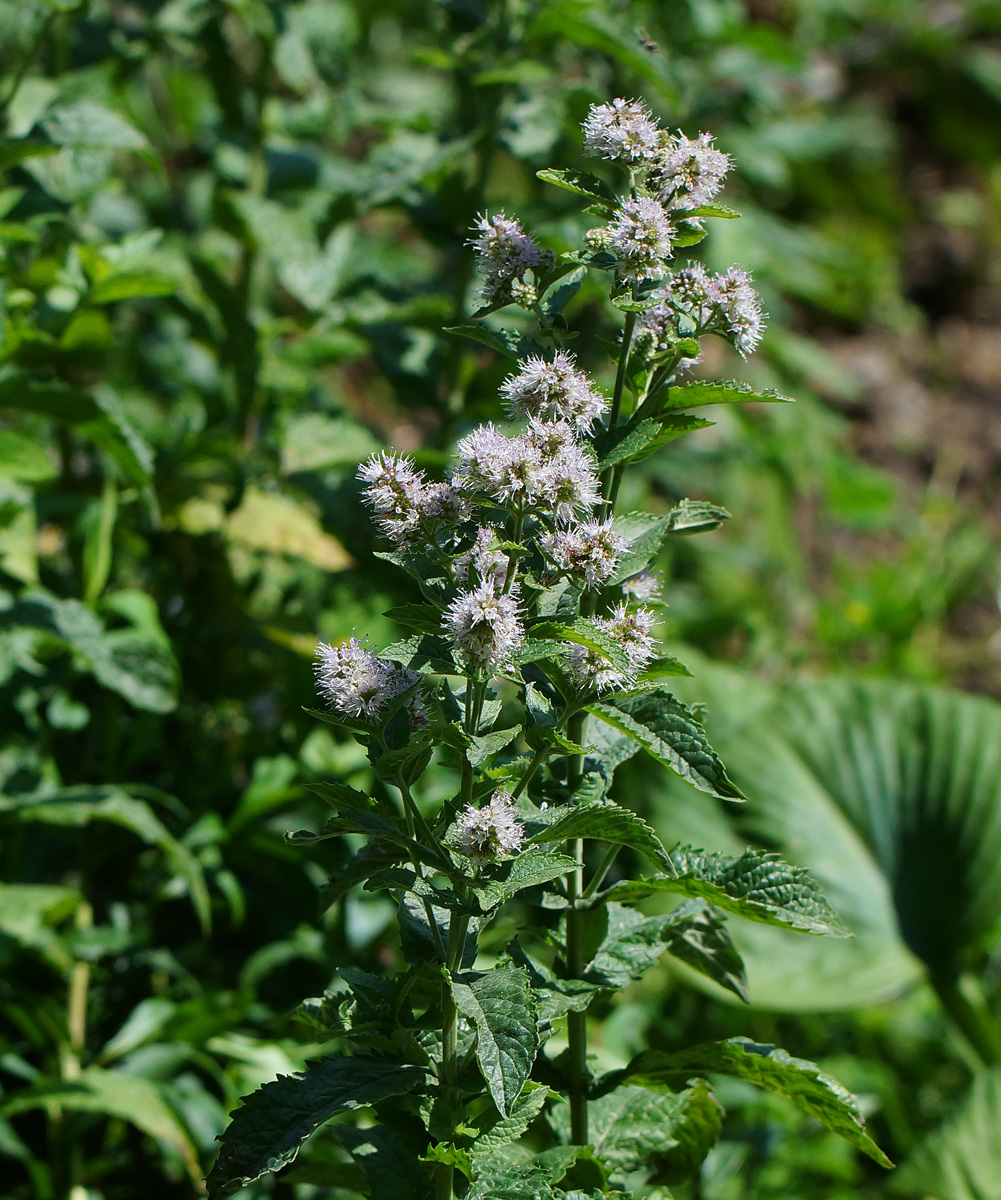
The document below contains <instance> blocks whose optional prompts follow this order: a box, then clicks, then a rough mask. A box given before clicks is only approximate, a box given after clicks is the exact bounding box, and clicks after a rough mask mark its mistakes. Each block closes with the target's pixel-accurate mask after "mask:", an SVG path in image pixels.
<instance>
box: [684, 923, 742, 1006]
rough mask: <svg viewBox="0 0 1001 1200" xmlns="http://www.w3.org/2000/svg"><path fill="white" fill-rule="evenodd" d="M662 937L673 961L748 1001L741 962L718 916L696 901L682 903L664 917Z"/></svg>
mask: <svg viewBox="0 0 1001 1200" xmlns="http://www.w3.org/2000/svg"><path fill="white" fill-rule="evenodd" d="M663 937H664V942H665V945H666V946H667V949H668V950H669V951H670V952H671V954H673V955H674V957H675V958H678V959H680V960H681V961H682V962H683V963H687V964H688V966H690V967H692V968H693V969H694V970H696V971H698V972H699V974H700V975H705V976H707V977H708V978H709V979H711V980H712V981H713V982H714V983H718V984H719V985H720V987H723V988H726V990H727V991H729V992H733V994H734V995H735V996H739V997H740V999H741V1000H744V1001H747V1000H748V999H749V997H748V994H747V975H746V974H745V972H744V962H743V959H742V958H741V957H740V953H739V951H738V950H737V947H736V946H734V944H733V942H732V941H731V940H730V935H729V934H728V933H727V930H726V922H725V920H724V918H723V916H722V914H720V913H719V912H717V911H716V910H715V909H713V908H710V907H708V906H707V905H705V904H703V903H702V901H700V900H686V901H685V903H684V904H681V905H679V906H678V907H677V908H676V909H675V910H674V911H673V912H672V913H670V914H669V915H668V919H667V923H666V924H665V926H664V934H663Z"/></svg>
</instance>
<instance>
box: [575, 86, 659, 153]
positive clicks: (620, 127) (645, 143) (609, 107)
mask: <svg viewBox="0 0 1001 1200" xmlns="http://www.w3.org/2000/svg"><path fill="white" fill-rule="evenodd" d="M582 128H583V130H584V150H585V152H586V153H588V154H591V155H593V156H594V157H601V158H618V159H622V160H623V161H624V162H629V163H633V162H642V161H644V160H647V159H651V158H653V157H654V155H655V154H656V153H657V150H658V148H659V146H660V142H661V132H660V129H659V127H658V125H657V122H656V120H655V119H654V118H653V117H651V116H650V110H649V109H648V108H647V106H646V105H645V104H644V103H643V101H642V100H621V99H620V100H613V101H611V103H610V104H592V105H591V110H590V112H589V113H588V114H587V119H586V120H585V121H584V124H583V126H582Z"/></svg>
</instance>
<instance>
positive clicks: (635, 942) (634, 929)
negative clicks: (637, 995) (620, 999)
mask: <svg viewBox="0 0 1001 1200" xmlns="http://www.w3.org/2000/svg"><path fill="white" fill-rule="evenodd" d="M605 912H606V916H607V926H606V929H605V933H604V936H603V937H602V940H601V942H600V944H599V945H598V947H597V949H596V950H595V953H594V956H593V958H592V959H591V961H590V963H588V965H587V968H586V971H585V978H586V979H591V980H594V981H595V982H601V983H603V984H604V985H605V986H606V987H614V988H623V987H625V986H626V985H627V984H628V983H629V981H630V980H632V979H640V978H641V977H642V976H643V975H645V974H646V972H647V971H648V970H649V969H650V968H651V967H652V966H653V964H654V963H655V962H657V961H658V959H659V958H660V957H661V955H662V954H663V953H664V951H665V950H666V949H667V944H666V943H667V939H668V934H667V928H668V924H669V922H670V917H669V916H667V917H665V916H660V917H644V916H642V915H641V914H640V913H638V912H634V911H633V910H632V909H631V908H626V907H625V906H624V905H621V904H616V903H614V901H613V902H612V903H610V904H608V905H607V906H606V908H605Z"/></svg>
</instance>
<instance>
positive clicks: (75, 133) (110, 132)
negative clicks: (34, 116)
mask: <svg viewBox="0 0 1001 1200" xmlns="http://www.w3.org/2000/svg"><path fill="white" fill-rule="evenodd" d="M42 126H43V128H44V129H45V132H46V133H47V134H48V135H49V137H50V138H51V139H52V140H53V141H54V142H55V143H56V144H57V145H59V146H89V147H101V148H102V149H107V150H144V149H146V148H147V147H148V145H149V143H148V142H147V141H146V139H145V138H144V137H143V135H142V134H141V133H140V132H139V130H138V129H136V127H135V126H134V125H132V124H130V123H129V122H128V121H127V120H126V119H125V118H124V117H123V116H122V115H121V114H120V113H117V112H115V111H114V109H111V108H108V107H107V106H106V105H104V104H100V103H98V102H97V101H94V100H77V101H75V102H74V103H72V104H63V105H60V106H59V107H57V108H50V109H49V111H48V112H47V113H46V115H45V118H44V120H43V121H42Z"/></svg>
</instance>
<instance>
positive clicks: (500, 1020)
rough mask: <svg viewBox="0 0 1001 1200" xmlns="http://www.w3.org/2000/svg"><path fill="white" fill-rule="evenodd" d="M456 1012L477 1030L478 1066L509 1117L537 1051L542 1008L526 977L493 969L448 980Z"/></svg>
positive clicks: (499, 1107)
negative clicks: (539, 1018)
mask: <svg viewBox="0 0 1001 1200" xmlns="http://www.w3.org/2000/svg"><path fill="white" fill-rule="evenodd" d="M450 986H451V989H452V996H453V997H454V999H455V1004H456V1007H457V1008H458V1009H459V1011H460V1012H461V1013H462V1014H463V1016H465V1017H466V1018H467V1019H468V1020H470V1021H472V1022H473V1024H474V1025H475V1026H476V1061H477V1063H478V1064H479V1067H480V1072H481V1073H482V1075H483V1078H484V1079H485V1080H486V1084H487V1088H488V1089H489V1091H490V1095H491V1097H492V1099H493V1102H494V1104H495V1105H496V1106H497V1111H498V1112H500V1113H501V1115H502V1116H505V1117H507V1116H510V1115H511V1113H512V1111H513V1107H514V1103H515V1101H516V1100H517V1099H518V1097H519V1096H520V1095H521V1091H522V1088H523V1087H524V1086H525V1081H526V1080H527V1079H528V1076H529V1073H530V1072H531V1070H532V1063H533V1062H535V1055H536V1053H537V1052H538V1049H539V1027H538V1016H539V1006H538V1002H537V1001H536V998H535V993H534V992H533V991H532V985H531V982H530V980H529V977H528V972H527V971H524V970H521V969H520V968H515V969H513V970H508V969H503V968H500V967H496V968H494V970H492V971H487V972H486V973H484V974H480V973H476V972H466V973H463V974H456V975H453V976H452V977H451V979H450Z"/></svg>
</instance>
